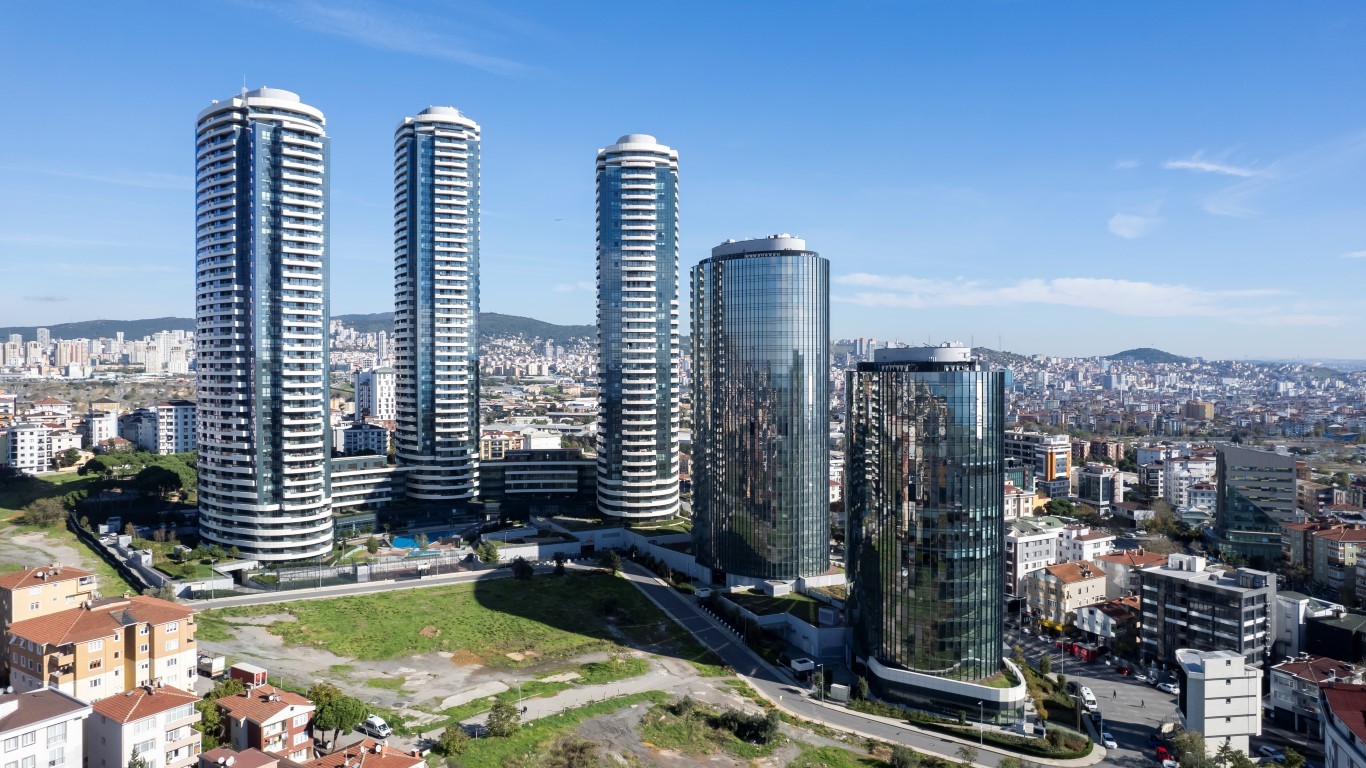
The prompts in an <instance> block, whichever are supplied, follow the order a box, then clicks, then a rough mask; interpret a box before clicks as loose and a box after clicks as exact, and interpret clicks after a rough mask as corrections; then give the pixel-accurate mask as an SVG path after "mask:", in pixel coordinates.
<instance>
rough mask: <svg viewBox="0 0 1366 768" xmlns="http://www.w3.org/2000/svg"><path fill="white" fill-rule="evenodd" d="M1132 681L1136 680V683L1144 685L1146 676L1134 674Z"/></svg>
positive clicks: (1140, 673)
mask: <svg viewBox="0 0 1366 768" xmlns="http://www.w3.org/2000/svg"><path fill="white" fill-rule="evenodd" d="M1134 680H1136V681H1138V682H1140V683H1146V682H1148V676H1147V675H1145V674H1143V673H1142V672H1135V673H1134Z"/></svg>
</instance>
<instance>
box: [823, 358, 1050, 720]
mask: <svg viewBox="0 0 1366 768" xmlns="http://www.w3.org/2000/svg"><path fill="white" fill-rule="evenodd" d="M845 381H846V390H845V391H846V395H847V397H848V401H849V402H848V419H847V422H846V425H845V428H846V438H845V439H846V446H847V450H846V452H845V486H844V487H845V509H846V511H847V515H848V523H847V526H846V528H847V530H846V537H847V538H846V541H847V547H848V549H847V558H846V559H847V562H848V579H849V601H848V606H847V607H848V610H849V616H848V619H849V623H850V625H851V627H852V631H853V640H854V647H853V653H854V656H855V658H856V659H857V660H859V661H860V662H862V663H863V664H865V665H866V666H867V669H868V672H869V677H868V680H869V683H870V684H871V685H872V687H873V689H874V690H875V691H876V692H877V693H878V696H879V697H881V698H883V699H886V700H889V701H898V702H901V703H905V704H909V705H911V706H914V707H916V708H919V709H926V710H930V711H936V712H941V713H947V714H950V715H952V714H957V713H958V712H959V711H960V710H961V711H966V712H967V713H968V714H969V716H974V717H975V716H976V715H977V713H978V707H977V705H978V702H983V703H984V706H985V711H986V714H987V715H988V716H989V717H990V718H992V719H996V720H1000V719H1005V720H1013V719H1014V717H1015V715H1016V713H1017V711H1018V708H1019V707H1020V705H1021V703H1022V702H1023V699H1024V695H1025V692H1024V686H1023V683H1021V684H1020V685H1018V686H1012V687H1007V688H1000V687H992V686H988V685H982V684H980V683H981V682H983V681H985V680H987V679H989V678H992V677H994V676H997V675H999V674H1000V673H1001V670H1002V654H1001V622H1002V616H1001V609H1002V590H1003V581H1002V578H1003V577H1002V575H1001V574H1002V569H1003V568H1004V559H1005V558H1004V543H1005V539H1004V533H1003V528H1004V525H1005V501H1004V496H1003V489H1004V486H1005V465H1004V458H1003V455H1004V443H1005V433H1004V429H1003V426H1004V419H1005V374H1004V372H1003V371H988V370H986V369H985V367H983V365H982V364H981V363H980V362H978V361H976V360H973V359H972V350H971V349H968V348H966V347H961V346H953V345H945V346H942V347H922V348H913V349H879V350H876V351H875V352H874V357H873V361H872V362H869V363H859V365H858V369H857V370H854V371H849V372H848V373H847V374H846V379H845Z"/></svg>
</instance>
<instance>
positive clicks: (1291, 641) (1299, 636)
mask: <svg viewBox="0 0 1366 768" xmlns="http://www.w3.org/2000/svg"><path fill="white" fill-rule="evenodd" d="M1345 613H1347V608H1346V607H1345V606H1343V605H1341V604H1339V603H1333V602H1329V601H1327V600H1323V599H1320V598H1317V597H1311V596H1309V595H1304V594H1300V593H1299V592H1277V593H1276V607H1275V611H1274V613H1273V614H1272V622H1271V624H1272V626H1274V627H1275V628H1276V635H1275V638H1274V639H1273V640H1272V644H1271V658H1273V659H1284V658H1294V657H1296V656H1299V655H1300V652H1301V651H1302V650H1304V649H1305V648H1306V645H1305V642H1306V640H1307V637H1306V634H1307V630H1308V625H1309V620H1310V619H1314V618H1319V617H1324V616H1326V617H1329V618H1334V617H1336V616H1341V615H1343V614H1345Z"/></svg>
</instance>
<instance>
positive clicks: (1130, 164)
mask: <svg viewBox="0 0 1366 768" xmlns="http://www.w3.org/2000/svg"><path fill="white" fill-rule="evenodd" d="M1137 167H1138V161H1137V160H1116V161H1115V170H1116V171H1129V170H1133V169H1134V168H1137Z"/></svg>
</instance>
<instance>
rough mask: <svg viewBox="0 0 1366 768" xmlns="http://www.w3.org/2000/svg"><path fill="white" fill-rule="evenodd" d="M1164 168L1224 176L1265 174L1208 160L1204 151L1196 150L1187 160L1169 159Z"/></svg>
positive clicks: (1246, 176) (1240, 176)
mask: <svg viewBox="0 0 1366 768" xmlns="http://www.w3.org/2000/svg"><path fill="white" fill-rule="evenodd" d="M1162 167H1163V168H1166V169H1167V170H1169V171H1195V172H1197V173H1217V174H1220V175H1222V176H1237V177H1239V178H1244V179H1249V178H1252V177H1253V176H1262V175H1265V174H1264V173H1263V172H1262V171H1259V170H1257V169H1255V168H1243V167H1241V166H1237V165H1229V164H1228V163H1220V162H1215V161H1213V160H1206V159H1205V153H1204V152H1196V153H1195V154H1194V155H1192V156H1191V157H1189V158H1188V159H1185V160H1168V161H1167V162H1165V163H1163V164H1162Z"/></svg>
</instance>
